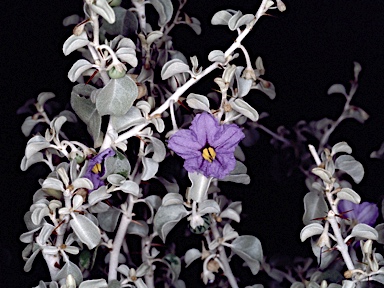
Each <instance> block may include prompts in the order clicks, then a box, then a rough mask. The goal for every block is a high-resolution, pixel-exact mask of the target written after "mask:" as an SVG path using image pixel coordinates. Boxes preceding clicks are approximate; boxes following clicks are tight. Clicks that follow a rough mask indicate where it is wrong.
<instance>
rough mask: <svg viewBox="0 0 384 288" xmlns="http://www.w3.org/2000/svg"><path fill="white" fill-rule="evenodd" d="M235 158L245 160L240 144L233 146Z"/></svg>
mask: <svg viewBox="0 0 384 288" xmlns="http://www.w3.org/2000/svg"><path fill="white" fill-rule="evenodd" d="M235 158H236V159H238V160H240V161H245V154H244V152H243V150H242V149H241V147H240V146H236V148H235Z"/></svg>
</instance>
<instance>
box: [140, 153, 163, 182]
mask: <svg viewBox="0 0 384 288" xmlns="http://www.w3.org/2000/svg"><path fill="white" fill-rule="evenodd" d="M158 169H159V163H158V162H156V161H154V160H153V159H152V158H148V157H143V174H142V175H141V179H142V180H144V181H147V180H149V179H151V178H152V177H153V176H155V175H156V173H157V170H158Z"/></svg>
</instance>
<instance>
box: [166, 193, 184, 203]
mask: <svg viewBox="0 0 384 288" xmlns="http://www.w3.org/2000/svg"><path fill="white" fill-rule="evenodd" d="M183 203H184V199H183V196H181V194H179V193H167V194H166V195H165V196H164V197H163V200H162V203H161V205H162V206H169V205H182V204H183Z"/></svg>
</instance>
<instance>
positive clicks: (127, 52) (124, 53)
mask: <svg viewBox="0 0 384 288" xmlns="http://www.w3.org/2000/svg"><path fill="white" fill-rule="evenodd" d="M116 56H117V58H119V59H120V60H121V61H123V62H127V63H128V64H129V65H131V66H132V67H136V66H137V62H138V61H137V58H136V51H135V50H134V49H132V48H126V47H123V48H120V49H118V50H117V51H116Z"/></svg>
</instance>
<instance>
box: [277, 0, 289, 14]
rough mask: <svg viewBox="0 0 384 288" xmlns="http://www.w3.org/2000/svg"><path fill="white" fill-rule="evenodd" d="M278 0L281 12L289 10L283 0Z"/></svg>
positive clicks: (278, 7)
mask: <svg viewBox="0 0 384 288" xmlns="http://www.w3.org/2000/svg"><path fill="white" fill-rule="evenodd" d="M276 2H277V9H279V11H280V12H284V11H285V10H287V7H286V6H285V4H284V3H283V1H281V0H276Z"/></svg>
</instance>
